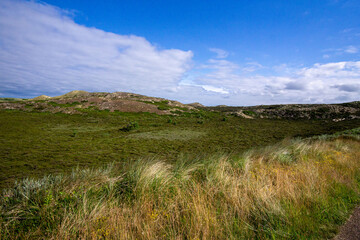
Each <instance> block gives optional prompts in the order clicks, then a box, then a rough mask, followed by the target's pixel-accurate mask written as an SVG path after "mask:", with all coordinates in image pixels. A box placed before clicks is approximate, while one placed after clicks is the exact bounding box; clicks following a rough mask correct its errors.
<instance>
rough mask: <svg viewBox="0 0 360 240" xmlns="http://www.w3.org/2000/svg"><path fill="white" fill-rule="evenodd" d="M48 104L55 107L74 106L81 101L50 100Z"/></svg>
mask: <svg viewBox="0 0 360 240" xmlns="http://www.w3.org/2000/svg"><path fill="white" fill-rule="evenodd" d="M82 102H83V101H82ZM48 104H49V105H51V106H54V107H74V106H76V105H79V104H80V103H79V102H71V103H56V102H48Z"/></svg>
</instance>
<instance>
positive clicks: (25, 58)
mask: <svg viewBox="0 0 360 240" xmlns="http://www.w3.org/2000/svg"><path fill="white" fill-rule="evenodd" d="M192 56H193V54H192V52H191V51H182V50H178V49H158V48H156V47H155V46H153V45H152V44H151V43H150V42H148V41H147V40H146V39H145V38H143V37H139V36H133V35H118V34H113V33H109V32H105V31H102V30H99V29H96V28H89V27H85V26H82V25H79V24H77V23H75V22H74V21H73V19H72V18H70V17H69V15H68V12H66V11H63V10H61V9H59V8H56V7H54V6H50V5H47V4H43V3H37V2H27V1H18V0H11V1H10V0H2V1H0V82H1V92H2V93H3V94H12V93H13V94H15V93H21V92H27V93H30V92H31V94H28V95H38V94H40V93H44V92H48V93H49V94H52V93H53V94H58V93H62V92H66V91H70V90H74V89H83V90H90V91H134V92H138V93H139V92H140V93H148V94H149V93H150V92H151V91H161V90H163V91H164V90H166V89H170V88H173V87H174V86H176V85H177V84H178V82H179V81H180V79H181V77H182V75H183V74H184V73H185V72H186V71H187V70H188V69H189V67H190V64H191V59H192Z"/></svg>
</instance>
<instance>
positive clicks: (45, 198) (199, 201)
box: [0, 130, 360, 239]
mask: <svg viewBox="0 0 360 240" xmlns="http://www.w3.org/2000/svg"><path fill="white" fill-rule="evenodd" d="M358 132H359V131H358V130H355V131H350V132H349V131H348V132H347V133H345V135H347V136H343V135H339V134H338V135H336V136H324V137H317V138H313V139H307V140H299V139H295V140H284V141H283V142H280V143H278V144H276V145H273V146H269V147H265V148H258V149H254V150H250V151H247V152H245V153H243V154H241V155H235V156H232V155H231V156H230V155H228V154H221V153H218V154H211V155H208V156H202V157H198V158H197V159H194V158H192V157H187V156H180V157H178V159H177V160H176V161H171V162H170V161H169V162H166V161H163V160H157V159H154V158H153V159H141V160H138V161H135V162H133V161H129V162H128V163H124V164H122V165H114V164H113V165H107V166H106V167H104V168H98V169H85V170H83V169H75V170H73V172H72V173H71V174H68V175H56V176H55V175H50V176H48V177H44V178H42V179H40V180H32V179H26V180H24V181H21V182H19V183H17V184H16V185H15V187H13V188H11V189H8V190H6V191H4V192H3V195H2V197H1V200H0V201H1V203H0V227H1V228H0V229H1V230H0V239H24V238H25V239H26V238H30V239H31V238H40V239H42V238H51V239H75V238H81V239H326V238H331V237H333V236H334V235H335V234H336V232H337V230H338V227H339V225H341V224H342V223H344V221H345V220H346V218H347V217H348V216H349V214H350V212H351V210H352V209H353V208H354V206H355V205H356V204H358V203H359V201H360V161H359V160H360V140H359V139H360V138H359V136H358Z"/></svg>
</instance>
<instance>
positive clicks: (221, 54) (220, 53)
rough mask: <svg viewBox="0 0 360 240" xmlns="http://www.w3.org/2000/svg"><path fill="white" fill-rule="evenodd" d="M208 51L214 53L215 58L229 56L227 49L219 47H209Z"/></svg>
mask: <svg viewBox="0 0 360 240" xmlns="http://www.w3.org/2000/svg"><path fill="white" fill-rule="evenodd" d="M209 51H211V52H214V53H216V54H217V56H216V58H227V57H228V56H229V53H228V52H227V51H225V50H223V49H220V48H210V49H209Z"/></svg>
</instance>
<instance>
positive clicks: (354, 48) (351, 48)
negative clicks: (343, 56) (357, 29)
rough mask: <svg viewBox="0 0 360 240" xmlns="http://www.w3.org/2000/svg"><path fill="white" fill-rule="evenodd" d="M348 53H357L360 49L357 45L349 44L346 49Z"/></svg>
mask: <svg viewBox="0 0 360 240" xmlns="http://www.w3.org/2000/svg"><path fill="white" fill-rule="evenodd" d="M344 51H345V52H346V53H357V52H358V51H359V50H358V48H357V47H354V46H348V47H346V48H345V50H344Z"/></svg>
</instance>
